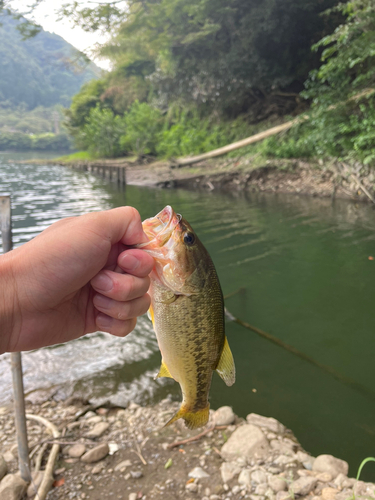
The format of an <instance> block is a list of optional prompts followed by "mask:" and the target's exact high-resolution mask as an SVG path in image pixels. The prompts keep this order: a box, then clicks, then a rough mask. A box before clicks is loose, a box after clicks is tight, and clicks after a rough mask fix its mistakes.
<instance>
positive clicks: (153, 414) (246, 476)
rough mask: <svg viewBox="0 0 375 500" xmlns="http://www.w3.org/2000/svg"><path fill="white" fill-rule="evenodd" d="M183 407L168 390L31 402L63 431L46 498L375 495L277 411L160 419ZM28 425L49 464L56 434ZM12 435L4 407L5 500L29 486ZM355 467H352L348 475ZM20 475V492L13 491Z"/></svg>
mask: <svg viewBox="0 0 375 500" xmlns="http://www.w3.org/2000/svg"><path fill="white" fill-rule="evenodd" d="M177 407H178V403H173V402H171V401H170V400H169V399H165V400H163V401H161V402H160V403H158V404H157V405H155V406H148V407H141V406H139V405H137V404H134V403H132V404H130V405H129V406H128V408H126V409H121V408H107V407H105V406H102V407H92V406H90V405H88V404H87V402H85V401H82V400H78V399H72V398H71V399H70V400H67V401H66V402H65V403H63V402H59V403H57V402H55V401H51V400H48V401H46V402H44V403H43V404H41V405H31V404H28V405H27V412H28V413H31V414H34V415H39V416H42V417H44V418H46V419H47V420H49V421H50V422H51V423H53V424H54V425H55V426H56V427H57V429H58V430H59V432H60V437H59V438H58V439H55V442H58V443H59V444H60V452H59V455H58V458H57V462H56V464H55V469H54V483H53V487H52V490H51V491H50V493H49V494H48V500H63V499H64V500H66V499H74V498H82V499H87V500H101V499H105V498H112V499H113V498H118V499H120V498H121V499H125V500H128V499H129V500H137V499H143V500H146V499H163V500H175V499H177V498H178V499H187V500H193V499H195V498H199V499H202V500H227V499H233V500H237V499H238V500H239V499H242V498H249V499H251V500H296V499H302V498H308V499H311V500H348V499H352V498H355V496H365V497H366V498H368V499H371V498H375V484H372V483H365V482H362V481H355V479H353V478H352V477H348V472H349V471H348V464H347V463H346V462H344V461H343V460H339V459H337V458H334V457H332V456H330V455H321V456H319V457H317V458H314V457H312V456H311V455H310V454H309V453H307V452H306V451H305V450H303V448H302V446H301V445H300V444H299V442H298V440H297V438H296V437H295V436H294V435H293V433H292V431H290V430H289V429H286V428H285V427H284V425H282V424H281V423H280V422H278V421H277V420H275V419H273V418H266V417H263V416H260V415H256V414H249V415H248V416H247V418H246V420H245V419H241V418H238V417H237V416H236V415H234V414H233V412H232V410H231V409H230V408H229V407H222V408H220V409H219V410H217V411H216V412H213V411H212V412H211V416H210V422H209V424H208V425H207V426H206V428H204V429H200V430H197V431H188V430H187V429H186V427H185V426H184V424H183V422H182V421H181V420H180V421H178V422H176V423H175V424H173V425H171V426H170V427H167V428H164V427H163V425H164V423H165V422H166V421H167V420H168V419H169V417H170V416H171V415H172V414H173V413H174V412H175V411H176V409H177ZM28 432H29V443H30V450H31V456H32V457H33V458H32V461H33V462H34V464H35V462H38V463H39V464H40V465H41V468H40V470H41V471H43V469H44V467H45V462H46V458H47V456H48V451H49V449H50V446H49V445H48V444H47V443H50V442H51V441H53V440H52V438H51V435H49V434H47V433H46V432H45V428H43V426H40V425H39V424H38V423H36V422H34V421H28ZM194 437H196V438H197V439H195V440H194ZM15 440H16V436H15V429H14V418H13V412H12V410H11V409H10V408H9V407H2V408H0V442H1V454H2V455H3V459H2V458H1V455H0V477H2V475H4V472H5V471H7V474H6V475H5V477H4V478H3V479H2V481H1V482H0V495H1V498H2V500H7V499H12V500H17V499H21V498H23V497H22V494H23V492H24V491H25V488H26V485H25V484H22V480H21V479H20V478H18V477H16V476H14V474H15V473H16V472H17V460H16V457H17V446H16V444H15ZM326 451H328V452H329V450H326ZM34 468H35V465H34V466H33V469H34ZM356 472H357V471H350V473H349V476H353V475H354V474H355V473H356ZM41 478H42V473H39V474H37V475H36V476H34V481H35V483H34V486H36V487H37V486H38V484H39V483H40V481H41ZM16 484H17V485H18V490H17V491H18V493H14V492H15V491H16V487H15V485H16ZM7 485H8V486H7ZM6 487H8V491H13V493H14V494H13V496H11V494H10V493H6V490H5V489H4V488H6ZM12 488H13V489H12ZM33 491H35V489H34V488H33V486H29V490H28V492H29V498H33V497H34V494H33ZM7 495H8V496H7Z"/></svg>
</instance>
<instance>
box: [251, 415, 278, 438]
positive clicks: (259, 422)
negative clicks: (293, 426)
mask: <svg viewBox="0 0 375 500" xmlns="http://www.w3.org/2000/svg"><path fill="white" fill-rule="evenodd" d="M246 420H247V423H248V424H251V425H256V426H257V427H262V428H263V429H267V430H268V431H271V432H274V433H275V434H282V433H283V432H285V426H284V425H283V424H281V423H280V422H279V421H278V420H276V419H275V418H272V417H263V416H262V415H258V414H257V413H250V414H249V415H248V416H247V417H246Z"/></svg>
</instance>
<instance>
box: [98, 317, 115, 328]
mask: <svg viewBox="0 0 375 500" xmlns="http://www.w3.org/2000/svg"><path fill="white" fill-rule="evenodd" d="M112 322H113V318H110V317H109V316H107V315H106V314H98V315H97V317H96V325H97V326H98V327H99V328H102V329H103V330H105V329H106V328H109V327H110V326H111V324H112Z"/></svg>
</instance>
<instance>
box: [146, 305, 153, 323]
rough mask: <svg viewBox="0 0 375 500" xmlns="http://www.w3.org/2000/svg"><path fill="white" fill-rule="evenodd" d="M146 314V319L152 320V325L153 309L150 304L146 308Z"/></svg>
mask: <svg viewBox="0 0 375 500" xmlns="http://www.w3.org/2000/svg"><path fill="white" fill-rule="evenodd" d="M147 316H148V319H149V320H150V321H151V322H152V326H154V310H153V309H152V306H150V307H149V308H148V311H147Z"/></svg>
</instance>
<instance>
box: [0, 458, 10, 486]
mask: <svg viewBox="0 0 375 500" xmlns="http://www.w3.org/2000/svg"><path fill="white" fill-rule="evenodd" d="M7 472H8V465H7V463H6V461H5V459H4V457H3V455H0V481H1V480H2V479H3V477H4V476H5V474H6V473H7Z"/></svg>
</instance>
